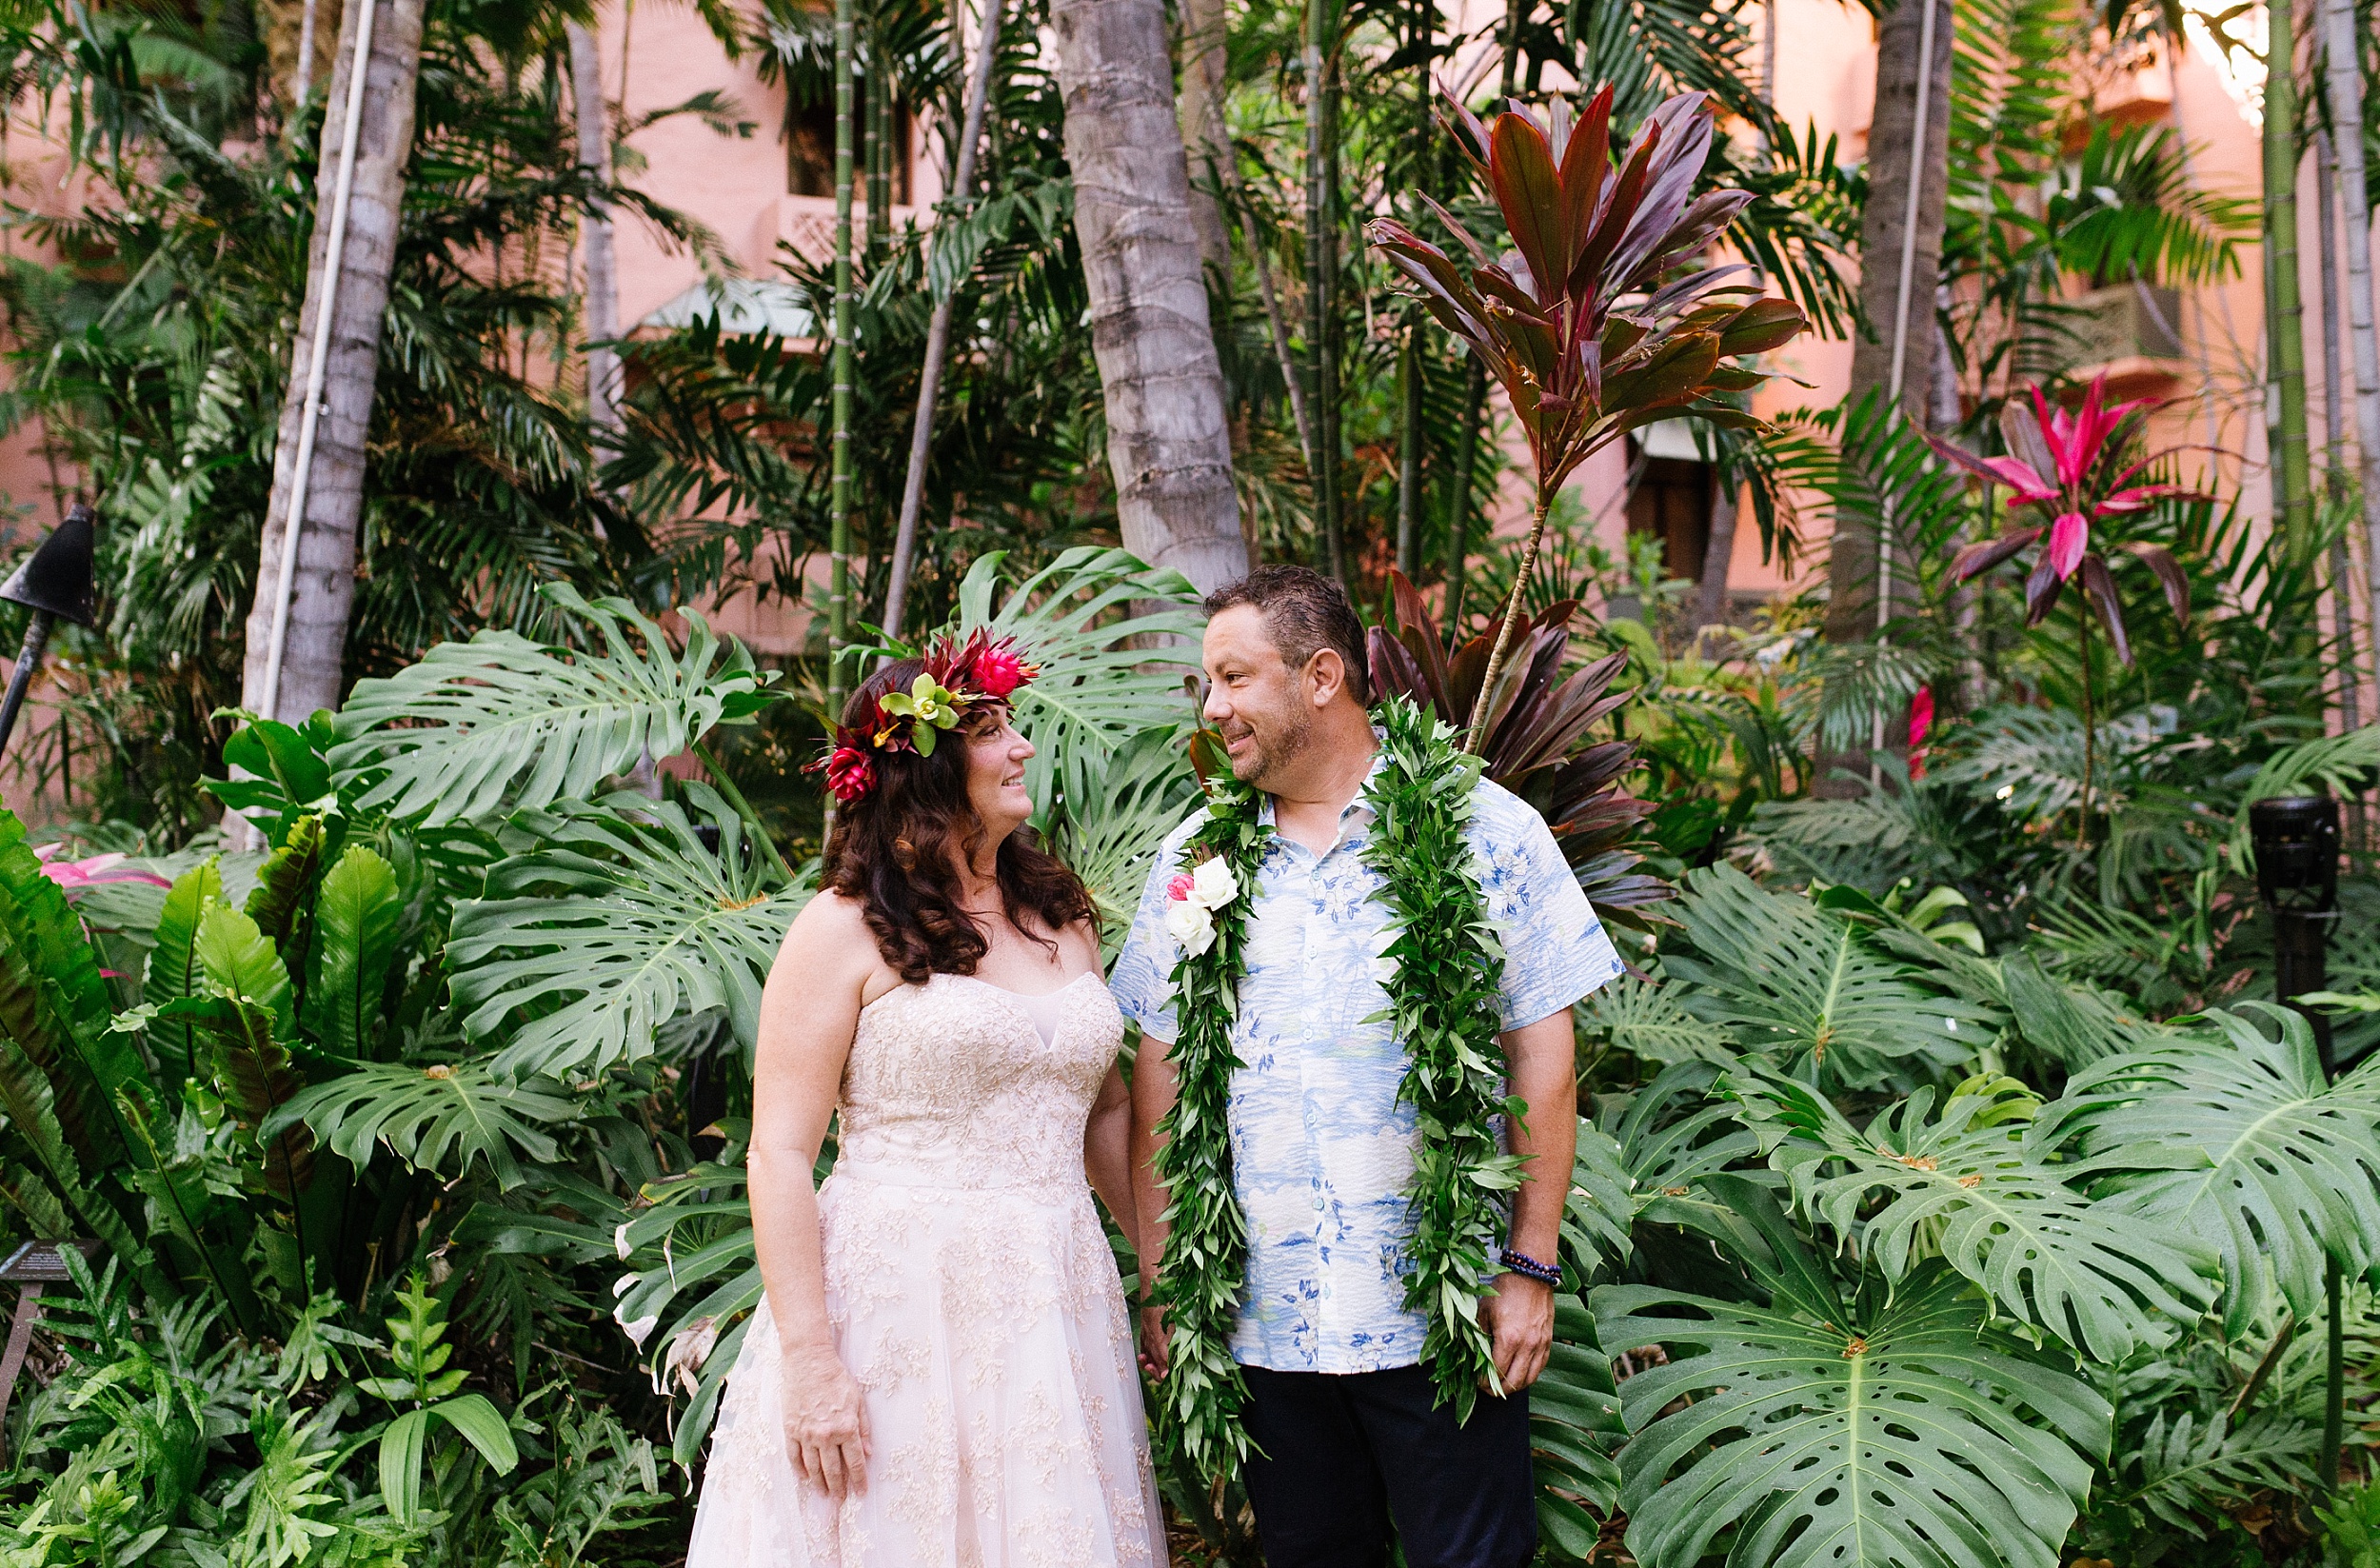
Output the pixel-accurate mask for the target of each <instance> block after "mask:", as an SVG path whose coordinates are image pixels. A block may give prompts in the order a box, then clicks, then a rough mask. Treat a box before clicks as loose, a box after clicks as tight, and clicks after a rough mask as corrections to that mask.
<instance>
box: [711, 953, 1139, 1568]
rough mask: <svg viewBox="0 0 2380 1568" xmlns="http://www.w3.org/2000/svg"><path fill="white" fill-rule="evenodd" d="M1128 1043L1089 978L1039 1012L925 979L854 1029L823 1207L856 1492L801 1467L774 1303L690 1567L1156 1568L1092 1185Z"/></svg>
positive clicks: (741, 1379)
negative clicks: (834, 1493) (1040, 1022)
mask: <svg viewBox="0 0 2380 1568" xmlns="http://www.w3.org/2000/svg"><path fill="white" fill-rule="evenodd" d="M1042 1009H1047V1022H1048V1035H1049V1038H1047V1039H1044V1037H1043V1030H1042V1029H1041V1028H1040V1027H1037V1026H1036V1024H1035V1022H1034V1015H1035V1013H1036V1011H1039V1010H1042ZM1122 1038H1123V1021H1122V1019H1121V1016H1120V1015H1119V1014H1118V1013H1117V1011H1116V1003H1115V1002H1114V1000H1113V999H1112V998H1111V997H1110V996H1109V995H1108V992H1107V987H1106V986H1105V984H1103V983H1101V981H1100V979H1099V977H1098V976H1096V975H1084V976H1081V978H1080V979H1078V980H1077V981H1075V982H1074V983H1073V984H1071V985H1068V986H1067V987H1065V989H1064V990H1062V991H1061V992H1059V993H1057V994H1056V995H1055V997H1054V998H1041V997H1021V996H1017V995H1015V994H1013V993H1011V992H1008V991H1004V990H1002V989H1000V988H999V987H997V986H993V985H989V984H986V983H984V982H981V981H977V980H972V979H969V978H966V977H962V976H958V975H935V976H933V977H931V978H930V979H929V980H928V981H927V982H926V983H924V984H923V985H903V986H901V987H900V988H899V989H897V990H893V991H889V992H887V993H885V994H884V995H883V996H882V997H879V998H878V999H877V1000H876V1001H874V1002H870V1003H869V1004H868V1005H867V1006H866V1007H865V1008H864V1009H863V1010H862V1012H861V1014H860V1024H859V1031H858V1034H857V1035H856V1037H855V1038H854V1039H853V1041H852V1042H851V1057H850V1061H849V1063H848V1064H847V1065H846V1066H845V1067H844V1069H843V1096H842V1103H841V1106H840V1114H841V1118H842V1121H841V1132H840V1139H841V1141H840V1149H841V1153H840V1157H839V1158H838V1160H837V1161H836V1165H835V1170H834V1174H833V1175H832V1176H830V1177H829V1178H828V1179H827V1180H826V1182H825V1184H824V1185H823V1186H822V1187H821V1188H820V1190H819V1201H818V1206H819V1228H820V1240H821V1241H822V1243H823V1251H824V1258H825V1283H826V1313H827V1317H828V1320H829V1321H830V1322H831V1323H832V1325H833V1328H834V1335H835V1343H836V1347H837V1348H838V1349H839V1350H840V1351H841V1353H842V1355H843V1365H844V1366H845V1367H847V1368H849V1369H850V1372H851V1375H852V1377H853V1378H854V1379H856V1380H857V1381H858V1382H859V1384H860V1388H861V1394H862V1399H863V1401H864V1405H865V1408H866V1411H867V1420H868V1430H869V1447H870V1457H869V1460H868V1466H867V1490H866V1491H865V1492H863V1493H858V1494H855V1495H852V1496H850V1497H847V1498H846V1499H844V1500H843V1502H842V1503H841V1504H840V1505H838V1504H836V1503H835V1502H834V1501H833V1500H832V1499H829V1498H828V1497H827V1496H826V1494H825V1493H824V1492H823V1490H821V1489H820V1488H819V1487H817V1486H816V1485H814V1484H813V1483H811V1482H809V1481H807V1480H804V1479H803V1478H802V1474H801V1472H800V1470H798V1469H797V1468H796V1467H795V1465H794V1463H793V1459H792V1455H791V1454H790V1452H789V1451H788V1450H787V1447H786V1443H785V1430H784V1415H783V1392H782V1385H781V1379H782V1377H783V1361H782V1357H781V1354H780V1350H779V1346H778V1342H777V1331H776V1326H775V1323H774V1321H773V1320H772V1319H771V1317H770V1314H769V1308H768V1303H767V1301H766V1300H763V1301H762V1303H761V1306H760V1309H759V1311H758V1312H756V1313H755V1314H754V1316H753V1321H752V1326H751V1328H750V1330H749V1331H748V1332H747V1333H746V1334H745V1335H744V1350H743V1356H742V1359H741V1360H739V1361H738V1362H737V1363H736V1369H735V1371H734V1373H733V1374H732V1375H731V1376H730V1377H729V1379H728V1383H727V1392H726V1396H725V1398H724V1400H723V1401H722V1403H721V1406H720V1415H719V1424H718V1427H717V1429H716V1432H715V1434H714V1436H713V1437H712V1439H711V1455H710V1467H709V1471H708V1473H707V1475H706V1476H705V1477H704V1482H703V1500H702V1505H701V1507H700V1509H699V1510H698V1512H697V1515H696V1518H695V1521H694V1536H693V1539H692V1541H691V1543H690V1544H689V1546H688V1548H687V1553H686V1568H1104V1565H1107V1564H1116V1565H1120V1568H1121V1565H1124V1564H1132V1565H1135V1568H1138V1565H1142V1564H1146V1565H1148V1568H1163V1564H1164V1562H1165V1544H1164V1534H1163V1526H1162V1515H1161V1514H1160V1510H1159V1504H1158V1497H1157V1486H1156V1481H1155V1479H1154V1477H1153V1476H1152V1474H1151V1471H1150V1468H1149V1450H1148V1439H1147V1433H1146V1429H1145V1426H1144V1424H1143V1419H1142V1416H1141V1411H1140V1382H1139V1379H1138V1377H1137V1375H1136V1373H1135V1371H1134V1366H1133V1350H1132V1339H1131V1333H1130V1330H1129V1327H1128V1326H1127V1323H1126V1321H1125V1316H1124V1300H1123V1289H1122V1284H1121V1280H1119V1279H1118V1278H1117V1273H1116V1260H1115V1255H1114V1254H1113V1252H1111V1251H1110V1250H1109V1247H1108V1244H1107V1239H1106V1237H1105V1235H1104V1233H1102V1231H1101V1228H1100V1221H1099V1215H1098V1211H1097V1210H1096V1209H1095V1208H1094V1207H1093V1206H1092V1200H1091V1189H1090V1186H1089V1184H1088V1183H1087V1182H1086V1181H1084V1180H1083V1174H1082V1133H1083V1125H1084V1122H1085V1121H1086V1120H1087V1119H1088V1116H1089V1113H1090V1108H1091V1102H1092V1101H1093V1099H1094V1098H1095V1097H1096V1096H1097V1095H1098V1093H1099V1088H1100V1083H1101V1080H1103V1079H1104V1078H1105V1077H1106V1074H1107V1069H1108V1065H1109V1063H1111V1062H1114V1061H1115V1059H1116V1051H1117V1047H1118V1046H1119V1044H1120V1043H1121V1041H1122Z"/></svg>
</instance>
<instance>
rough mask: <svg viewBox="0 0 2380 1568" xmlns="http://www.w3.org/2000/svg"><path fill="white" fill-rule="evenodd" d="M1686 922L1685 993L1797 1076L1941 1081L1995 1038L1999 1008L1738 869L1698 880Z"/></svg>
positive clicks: (1664, 962) (1719, 869) (1692, 885)
mask: <svg viewBox="0 0 2380 1568" xmlns="http://www.w3.org/2000/svg"><path fill="white" fill-rule="evenodd" d="M1676 919H1677V922H1678V923H1679V924H1680V925H1682V926H1683V927H1684V928H1685V934H1686V936H1687V938H1688V940H1690V941H1691V942H1692V943H1693V944H1694V950H1693V952H1692V953H1691V954H1688V953H1668V952H1665V953H1664V954H1663V955H1662V959H1661V968H1662V972H1663V973H1664V974H1665V975H1667V976H1670V977H1674V978H1676V979H1679V980H1684V981H1687V982H1691V984H1690V986H1689V988H1688V989H1687V990H1686V991H1685V992H1684V993H1683V994H1681V995H1680V996H1679V997H1678V999H1677V1000H1678V1002H1679V1003H1680V1005H1682V1006H1684V1007H1685V1008H1686V1009H1687V1010H1688V1011H1689V1012H1692V1013H1693V1014H1694V1015H1695V1016H1696V1017H1697V1018H1700V1019H1703V1020H1705V1021H1706V1022H1713V1023H1717V1024H1721V1025H1723V1026H1725V1027H1726V1028H1727V1029H1728V1030H1729V1031H1730V1032H1732V1033H1733V1034H1734V1036H1735V1042H1736V1044H1737V1046H1738V1047H1739V1048H1741V1049H1742V1050H1745V1051H1751V1052H1757V1053H1760V1054H1762V1055H1764V1056H1768V1057H1770V1058H1772V1059H1773V1060H1774V1061H1775V1062H1776V1063H1777V1064H1778V1065H1779V1066H1781V1067H1783V1068H1784V1069H1786V1070H1787V1071H1790V1072H1792V1073H1793V1074H1795V1076H1796V1077H1805V1078H1815V1079H1816V1080H1818V1081H1819V1082H1832V1083H1840V1084H1843V1085H1845V1086H1846V1087H1851V1088H1873V1087H1876V1086H1878V1085H1881V1084H1885V1083H1888V1082H1902V1081H1909V1080H1919V1079H1924V1078H1929V1077H1933V1076H1934V1075H1935V1074H1937V1073H1939V1072H1941V1071H1943V1070H1945V1069H1947V1068H1951V1067H1954V1066H1956V1065H1958V1064H1959V1063H1961V1062H1966V1061H1968V1060H1970V1059H1971V1058H1973V1056H1974V1054H1975V1053H1976V1052H1977V1051H1980V1050H1981V1049H1983V1047H1984V1046H1985V1045H1986V1044H1988V1043H1990V1042H1991V1040H1992V1037H1993V1032H1994V1031H1995V1030H1996V1029H1997V1028H1998V1027H1999V1022H2000V1018H1999V1014H1998V1013H1997V1012H1996V1011H1995V1010H1993V1009H1992V1008H1989V1007H1985V1006H1983V1005H1981V1004H1979V1003H1977V1002H1971V1001H1967V1000H1964V999H1961V998H1958V997H1954V996H1947V995H1944V994H1943V993H1942V992H1941V990H1940V989H1939V988H1938V987H1937V986H1935V985H1933V984H1930V983H1929V982H1928V981H1927V979H1926V977H1925V975H1924V973H1923V972H1922V971H1920V970H1919V969H1917V968H1916V967H1915V966H1914V965H1912V964H1909V963H1904V962H1902V961H1901V960H1899V959H1897V958H1895V957H1894V956H1893V955H1892V954H1891V953H1890V952H1888V951H1887V950H1886V949H1885V948H1884V947H1883V946H1882V945H1881V944H1879V943H1877V942H1876V941H1875V939H1874V936H1873V935H1872V934H1871V933H1869V932H1868V931H1865V930H1863V929H1862V928H1861V927H1860V926H1859V924H1858V923H1856V922H1854V921H1852V920H1849V919H1846V918H1845V917H1843V916H1841V915H1837V914H1834V913H1832V912H1830V911H1827V910H1824V909H1821V908H1818V907H1817V906H1816V905H1815V904H1814V903H1811V902H1810V901H1809V900H1808V899H1805V898H1798V897H1794V896H1791V895H1788V894H1782V893H1773V892H1770V891H1768V890H1767V889H1765V888H1762V887H1760V886H1759V885H1757V884H1756V883H1754V882H1753V880H1752V879H1751V878H1750V877H1747V876H1745V875H1744V874H1743V873H1742V872H1741V871H1738V870H1736V869H1735V867H1734V866H1731V865H1716V866H1713V867H1711V868H1710V869H1708V870H1705V871H1697V872H1696V873H1695V874H1694V875H1693V876H1692V877H1691V878H1689V879H1688V881H1687V884H1686V890H1685V893H1684V895H1683V897H1682V899H1681V900H1680V902H1679V904H1678V906H1677V912H1676Z"/></svg>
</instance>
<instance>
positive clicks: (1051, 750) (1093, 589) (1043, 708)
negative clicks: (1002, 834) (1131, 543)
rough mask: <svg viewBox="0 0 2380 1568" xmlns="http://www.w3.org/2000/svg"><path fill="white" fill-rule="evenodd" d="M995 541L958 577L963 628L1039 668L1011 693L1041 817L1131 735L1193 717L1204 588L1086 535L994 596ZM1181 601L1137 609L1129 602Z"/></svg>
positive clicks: (1085, 790) (1076, 791) (1081, 788)
mask: <svg viewBox="0 0 2380 1568" xmlns="http://www.w3.org/2000/svg"><path fill="white" fill-rule="evenodd" d="M1004 559H1005V557H1004V555H1003V554H1002V552H999V551H994V552H992V553H989V554H986V555H982V556H979V557H977V558H976V562H975V565H974V566H971V567H969V568H968V570H967V575H966V577H965V579H964V580H963V581H962V582H961V583H960V585H959V619H958V625H960V626H962V627H969V628H972V627H975V626H983V627H986V628H988V629H989V630H990V631H991V632H992V634H993V635H994V636H996V637H997V636H1002V635H1006V636H1010V637H1014V638H1015V639H1016V640H1017V644H1018V645H1019V646H1020V647H1021V648H1022V649H1023V650H1024V651H1025V653H1026V655H1027V656H1028V657H1030V658H1031V659H1032V660H1033V662H1034V663H1036V664H1038V665H1041V677H1040V678H1039V679H1038V680H1036V681H1034V682H1033V683H1032V684H1031V685H1026V686H1021V687H1020V688H1019V689H1018V691H1017V695H1016V716H1017V728H1018V729H1019V730H1020V731H1021V732H1022V734H1023V735H1024V737H1025V738H1026V739H1027V740H1029V741H1031V742H1032V743H1033V744H1034V746H1035V748H1036V754H1035V756H1034V758H1033V760H1032V761H1031V762H1029V763H1027V764H1025V787H1026V788H1027V789H1028V790H1030V791H1031V792H1032V795H1033V801H1034V804H1035V807H1036V809H1037V813H1038V817H1037V821H1039V822H1040V823H1041V824H1043V825H1046V824H1048V822H1049V821H1050V820H1051V810H1052V807H1053V806H1056V807H1058V808H1059V809H1061V810H1066V809H1070V808H1071V804H1072V803H1075V802H1078V801H1081V800H1085V799H1087V798H1088V797H1089V796H1090V795H1091V793H1092V792H1093V780H1094V779H1095V777H1096V776H1097V775H1098V774H1099V773H1100V772H1101V771H1102V770H1103V769H1104V768H1105V767H1106V766H1107V764H1108V760H1109V759H1110V758H1111V757H1112V756H1114V754H1115V753H1116V752H1117V751H1118V750H1119V749H1120V748H1121V747H1122V746H1123V745H1124V744H1125V743H1126V742H1128V741H1130V740H1131V739H1132V738H1133V737H1134V736H1136V735H1139V734H1140V733H1141V732H1142V731H1144V730H1149V729H1155V728H1158V727H1160V726H1162V725H1167V724H1181V723H1184V722H1187V721H1188V720H1189V719H1191V718H1192V716H1193V715H1192V713H1191V708H1190V700H1189V699H1188V698H1187V697H1186V696H1184V695H1183V693H1182V689H1181V678H1182V677H1183V676H1184V675H1186V674H1191V673H1195V672H1196V670H1197V669H1198V665H1199V656H1198V649H1197V646H1196V645H1195V643H1193V642H1190V641H1189V640H1191V639H1195V638H1196V637H1197V636H1198V634H1199V628H1200V626H1201V625H1204V620H1203V618H1202V617H1200V615H1199V614H1198V613H1197V609H1196V605H1197V604H1198V601H1199V594H1198V590H1197V589H1196V588H1193V587H1192V586H1190V585H1189V583H1188V582H1187V581H1185V580H1184V579H1183V577H1182V575H1181V574H1180V572H1177V571H1157V570H1152V569H1151V568H1150V567H1148V566H1143V565H1142V564H1141V563H1140V560H1139V559H1138V558H1137V557H1135V556H1133V555H1131V554H1129V553H1127V552H1125V551H1123V550H1118V549H1102V548H1100V547H1099V546H1091V545H1081V546H1076V547H1074V548H1073V549H1070V550H1067V551H1065V552H1064V553H1062V554H1061V555H1060V556H1059V557H1058V559H1057V560H1055V561H1053V562H1051V563H1050V564H1049V565H1048V566H1043V567H1042V568H1041V570H1040V571H1038V572H1035V573H1034V574H1033V575H1032V576H1031V577H1028V578H1026V579H1025V580H1024V581H1023V582H1022V583H1020V584H1018V585H1017V586H1016V587H1015V589H1014V590H1013V591H1011V592H1010V593H1009V594H1008V596H1007V597H1006V598H1005V599H1004V600H1002V601H1001V602H1000V604H999V605H998V606H997V607H995V606H994V604H993V599H994V597H995V596H996V595H997V594H998V592H999V590H1000V586H1001V579H1000V567H1001V564H1002V561H1003V560H1004ZM1151 600H1154V601H1157V602H1159V603H1160V604H1165V605H1174V606H1177V607H1175V608H1171V609H1161V610H1157V611H1154V612H1152V613H1148V614H1136V613H1134V606H1135V605H1136V603H1138V602H1141V601H1151Z"/></svg>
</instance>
